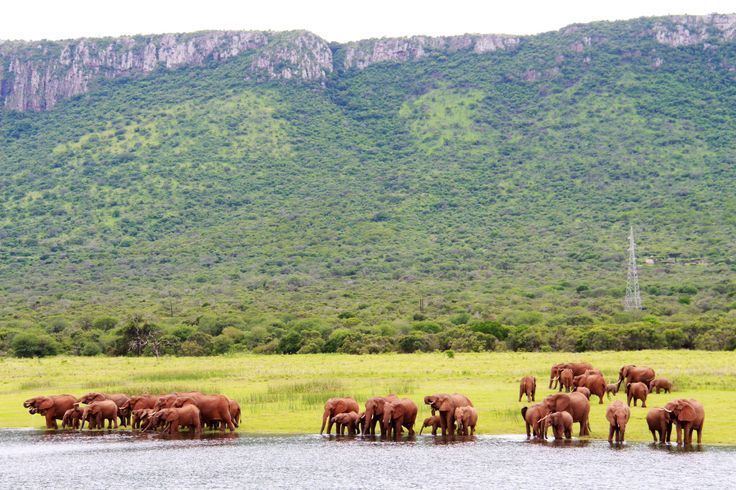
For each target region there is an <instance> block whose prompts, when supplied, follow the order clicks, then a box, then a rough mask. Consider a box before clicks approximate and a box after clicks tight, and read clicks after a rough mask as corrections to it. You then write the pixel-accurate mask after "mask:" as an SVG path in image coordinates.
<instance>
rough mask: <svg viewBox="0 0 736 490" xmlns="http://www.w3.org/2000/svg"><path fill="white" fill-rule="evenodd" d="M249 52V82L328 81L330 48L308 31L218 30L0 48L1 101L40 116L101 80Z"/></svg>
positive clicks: (11, 44) (12, 44) (15, 44)
mask: <svg viewBox="0 0 736 490" xmlns="http://www.w3.org/2000/svg"><path fill="white" fill-rule="evenodd" d="M244 53H251V54H252V55H253V60H252V63H251V65H250V69H249V70H248V73H244V77H248V78H268V79H278V78H284V79H289V78H301V79H303V80H318V81H321V80H324V79H325V78H326V77H327V76H328V74H329V73H330V72H332V53H331V51H330V48H329V45H328V44H327V43H326V42H325V41H324V40H323V39H321V38H319V37H318V36H315V35H314V34H311V33H309V32H302V31H300V32H286V33H276V34H275V33H269V32H238V31H229V32H228V31H216V32H199V33H194V34H164V35H160V36H136V37H121V38H115V39H78V40H71V41H59V42H47V41H42V42H29V43H19V42H2V43H0V102H2V106H4V107H5V108H7V109H11V110H17V111H28V110H32V111H42V110H47V109H51V108H52V107H54V105H56V103H57V102H58V101H59V100H61V99H64V98H67V97H72V96H74V95H78V94H82V93H85V92H87V91H88V90H89V88H90V85H91V84H92V83H93V82H94V81H95V80H97V79H99V78H117V77H121V76H127V75H137V74H146V73H150V72H152V71H154V70H156V69H158V68H169V69H171V68H177V67H182V66H197V65H202V64H204V63H206V62H208V61H215V62H217V61H222V60H226V59H229V58H232V57H235V56H238V55H241V54H244Z"/></svg>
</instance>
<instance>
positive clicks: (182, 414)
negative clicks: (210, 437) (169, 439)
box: [157, 403, 202, 434]
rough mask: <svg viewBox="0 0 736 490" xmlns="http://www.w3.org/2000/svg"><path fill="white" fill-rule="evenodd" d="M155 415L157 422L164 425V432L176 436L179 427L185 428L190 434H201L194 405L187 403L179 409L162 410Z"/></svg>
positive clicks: (200, 422)
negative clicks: (159, 421) (157, 418)
mask: <svg viewBox="0 0 736 490" xmlns="http://www.w3.org/2000/svg"><path fill="white" fill-rule="evenodd" d="M157 414H158V417H159V420H161V421H162V422H163V423H164V432H168V433H169V434H176V433H177V432H179V427H181V426H185V427H188V428H189V431H190V432H194V433H195V434H201V433H202V421H201V418H200V413H199V408H197V406H196V405H193V404H191V403H187V404H185V405H183V406H181V407H173V408H163V409H161V410H159V411H158V412H157Z"/></svg>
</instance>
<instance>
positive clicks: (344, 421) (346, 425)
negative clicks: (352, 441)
mask: <svg viewBox="0 0 736 490" xmlns="http://www.w3.org/2000/svg"><path fill="white" fill-rule="evenodd" d="M330 421H331V422H332V423H334V424H335V433H336V434H337V435H339V436H342V435H344V432H345V429H347V431H348V435H349V436H354V435H356V434H357V433H358V422H359V421H360V414H358V413H356V412H343V413H338V414H337V415H335V416H334V417H332V419H330Z"/></svg>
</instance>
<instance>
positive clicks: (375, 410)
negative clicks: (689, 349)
mask: <svg viewBox="0 0 736 490" xmlns="http://www.w3.org/2000/svg"><path fill="white" fill-rule="evenodd" d="M622 383H623V385H624V389H625V392H626V399H627V403H624V402H623V401H621V400H614V401H613V402H612V403H611V404H610V405H609V406H608V408H607V410H606V415H605V416H606V420H607V422H608V424H609V435H608V440H609V441H610V442H613V441H614V440H615V441H616V442H623V441H624V438H625V433H626V426H627V424H628V421H629V418H630V415H631V411H630V410H631V409H630V406H631V402H632V401H633V404H634V406H635V407H636V406H637V402H638V401H641V407H642V408H645V407H646V400H647V395H648V394H650V393H652V392H656V393H660V391H664V392H665V393H669V392H670V390H671V389H672V383H671V382H669V381H668V380H666V379H664V378H656V377H655V372H654V370H653V369H651V368H649V367H644V366H634V365H627V366H623V367H622V368H621V369H620V370H619V378H618V382H617V383H610V384H607V383H606V381H605V378H604V376H603V374H602V372H601V371H600V370H599V369H596V368H594V367H593V366H592V365H591V364H588V363H562V364H555V365H554V366H552V368H551V370H550V380H549V388H550V389H553V390H554V389H557V390H558V392H557V393H553V394H551V395H549V396H547V397H546V398H544V400H543V401H542V402H541V403H536V404H534V405H532V406H530V407H523V408H522V409H521V416H522V419H523V420H524V423H525V426H526V434H527V437H528V438H538V439H546V438H547V435H548V432H549V429H550V428H552V432H553V435H554V437H555V439H562V438H566V439H570V438H571V437H572V427H573V424H575V423H577V424H579V427H580V429H579V435H580V436H586V435H590V420H589V414H590V398H591V396H593V395H595V396H597V397H598V400H599V403H600V404H603V399H604V397H608V398H610V397H611V395H612V394H614V395H615V394H616V393H618V390H619V388H620V386H621V384H622ZM563 390H564V392H563ZM536 391H537V380H536V378H535V377H534V376H524V377H523V378H522V379H521V381H520V384H519V402H521V400H522V398H523V397H526V399H527V402H533V401H536ZM424 404H426V405H428V406H429V408H430V410H431V416H430V417H427V418H425V419H424V421H423V423H422V427H421V429H420V431H419V433H420V434H421V433H422V431H423V430H424V429H425V428H427V427H431V429H432V435H437V433H438V431H441V434H442V436H444V437H448V436H450V437H452V436H454V435H455V434H457V435H462V436H470V435H473V434H475V428H476V425H477V422H478V410H477V409H476V408H475V407H474V406H473V403H472V401H471V400H470V399H469V398H468V397H467V396H465V395H462V394H458V393H454V394H447V393H439V394H434V395H429V396H426V397H424ZM23 406H24V407H26V408H27V409H28V411H29V413H31V414H39V415H42V416H44V417H45V419H46V427H47V428H48V429H56V428H58V425H57V421H58V420H61V421H62V428H71V429H78V430H82V429H84V426H85V424H87V425H88V427H89V428H90V429H103V428H104V427H105V422H107V428H108V429H109V428H113V427H114V428H118V426H119V425H121V426H123V427H128V426H130V427H132V428H133V429H134V430H143V431H146V430H157V431H162V432H166V433H176V432H178V431H179V429H180V428H184V427H186V428H188V429H189V430H190V431H191V432H194V433H195V434H199V433H201V431H202V429H203V428H210V429H219V430H221V431H225V430H226V429H230V431H234V430H235V428H236V427H238V425H239V424H240V419H241V410H240V406H239V405H238V403H237V402H236V401H235V400H232V399H230V398H228V397H227V396H225V395H220V394H215V395H205V394H203V393H200V392H187V393H171V394H167V395H161V396H158V395H136V396H127V395H124V394H105V393H98V392H91V393H87V394H85V395H83V396H82V397H80V398H76V397H74V396H72V395H55V396H38V397H34V398H31V399H29V400H26V401H25V402H24V403H23ZM418 412H419V409H418V407H417V405H416V403H414V402H413V401H412V400H410V399H408V398H399V397H398V396H396V395H393V394H391V395H387V396H384V397H373V398H370V399H368V400H367V401H366V402H365V410H363V411H361V410H360V406H359V405H358V403H357V402H356V401H355V400H354V399H352V398H330V399H329V400H328V401H327V402H326V403H325V407H324V412H323V415H322V427H321V429H320V434H322V433H323V432H324V430H325V427H326V428H327V434H330V433H331V432H332V426H333V425H334V426H335V428H336V433H337V434H338V435H345V434H347V435H358V434H361V435H362V436H370V435H375V434H376V429H377V427H378V429H379V430H380V434H381V437H384V438H398V437H400V436H401V434H402V432H403V429H406V430H407V431H408V433H409V435H410V436H411V435H414V425H415V423H416V419H417V414H418ZM704 419H705V410H704V408H703V405H702V404H701V403H699V402H698V401H697V400H692V399H690V400H686V399H675V400H672V401H670V402H668V403H667V404H665V405H664V407H661V408H651V409H650V410H649V412H648V413H647V417H646V422H647V425H648V428H649V430H650V432H651V434H652V437H653V439H654V442H660V443H665V442H670V437H671V432H672V426H673V425H674V426H675V427H676V429H677V443H678V444H691V443H692V434H693V432H694V431H695V432H697V435H698V439H697V442H698V444H700V443H701V442H702V430H703V422H704Z"/></svg>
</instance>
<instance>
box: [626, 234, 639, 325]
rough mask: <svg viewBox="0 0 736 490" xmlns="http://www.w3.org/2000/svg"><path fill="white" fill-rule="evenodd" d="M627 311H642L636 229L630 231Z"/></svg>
mask: <svg viewBox="0 0 736 490" xmlns="http://www.w3.org/2000/svg"><path fill="white" fill-rule="evenodd" d="M624 309H625V310H626V311H631V310H641V309H642V306H641V292H640V291H639V270H638V269H637V267H636V244H635V243H634V227H633V226H631V228H630V231H629V272H628V275H627V277H626V298H624Z"/></svg>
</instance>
